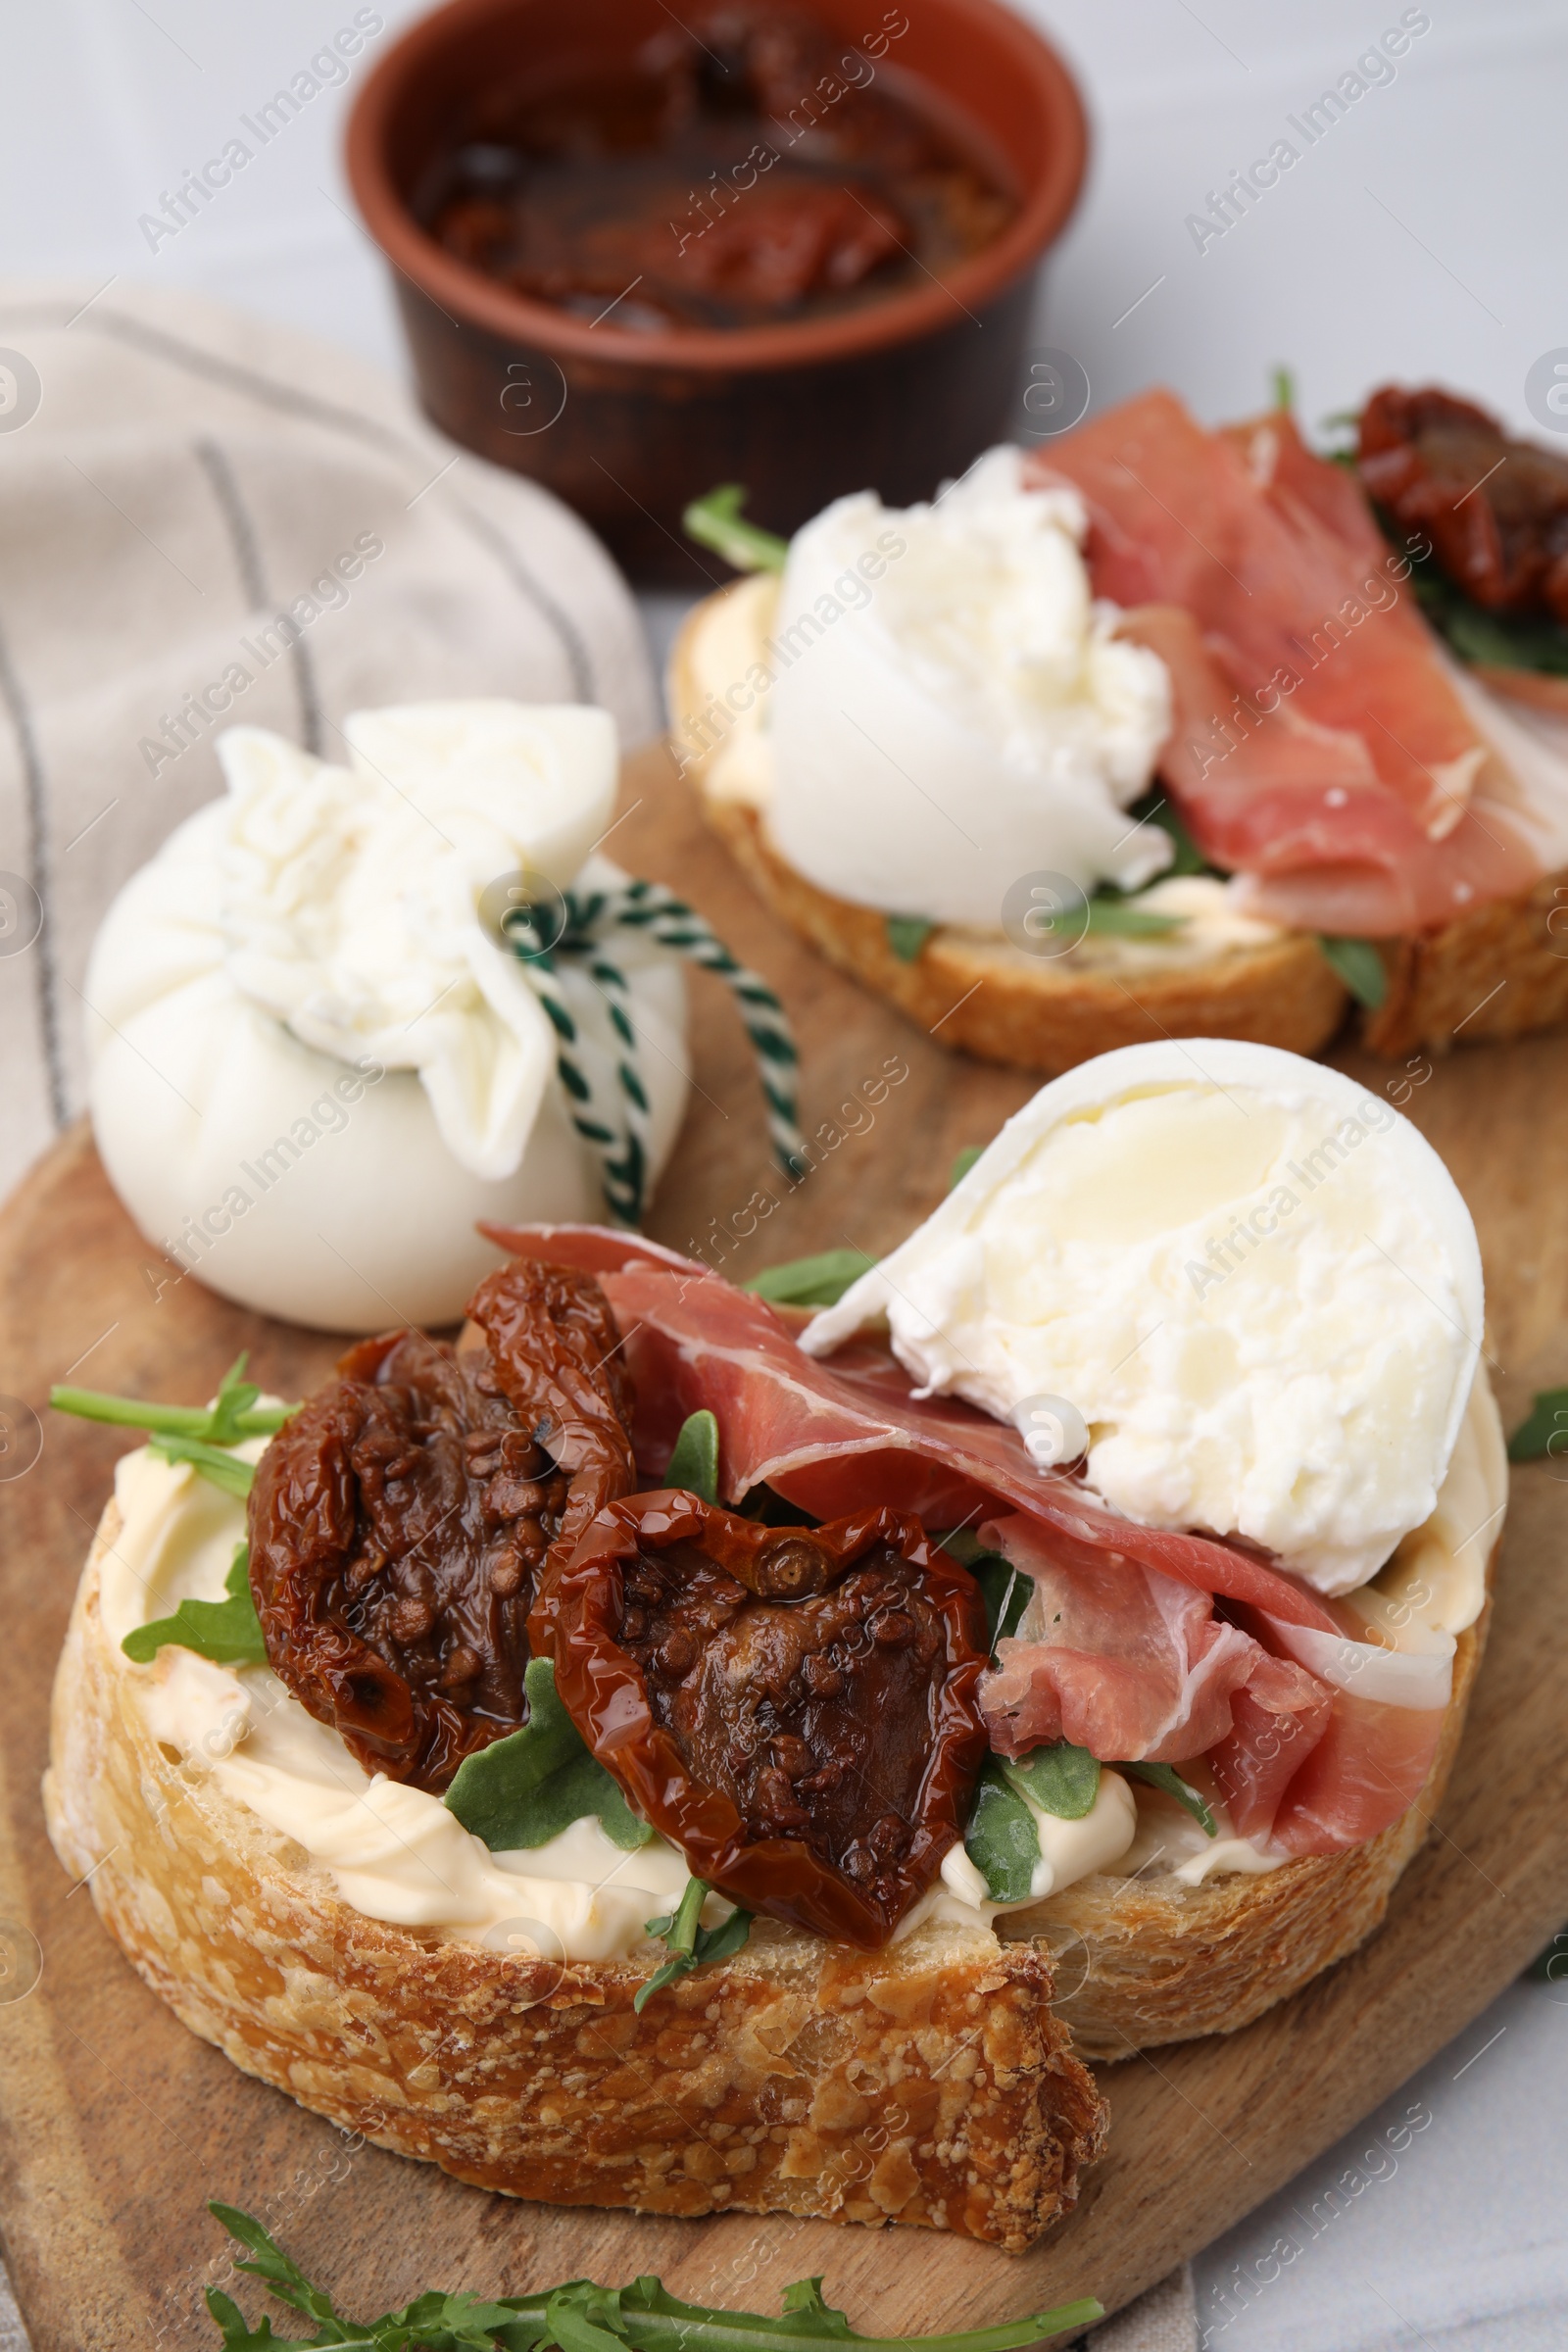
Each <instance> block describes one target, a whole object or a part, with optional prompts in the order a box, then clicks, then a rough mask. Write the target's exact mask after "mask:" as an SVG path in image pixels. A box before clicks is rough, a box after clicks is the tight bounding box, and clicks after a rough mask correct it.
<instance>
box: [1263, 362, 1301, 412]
mask: <svg viewBox="0 0 1568 2352" xmlns="http://www.w3.org/2000/svg"><path fill="white" fill-rule="evenodd" d="M1268 380H1269V388H1270V390H1271V391H1272V392H1273V394H1274V406H1275V407H1276V408H1277V409H1284V410H1286V411H1287V412H1288V411H1290V410H1291V409H1294V408H1295V406H1296V375H1295V372H1294V370H1293V369H1292V368H1270V370H1269V378H1268Z"/></svg>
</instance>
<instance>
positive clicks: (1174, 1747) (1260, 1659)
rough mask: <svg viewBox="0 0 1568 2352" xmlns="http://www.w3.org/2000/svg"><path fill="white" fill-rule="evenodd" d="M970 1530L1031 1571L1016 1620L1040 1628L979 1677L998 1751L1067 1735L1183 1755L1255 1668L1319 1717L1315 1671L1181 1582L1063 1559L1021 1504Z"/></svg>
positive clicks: (1152, 1756)
mask: <svg viewBox="0 0 1568 2352" xmlns="http://www.w3.org/2000/svg"><path fill="white" fill-rule="evenodd" d="M980 1540H981V1542H982V1543H983V1544H986V1545H987V1546H988V1547H990V1548H993V1549H995V1550H998V1551H1001V1552H1003V1553H1004V1554H1005V1557H1006V1558H1007V1559H1008V1560H1010V1561H1011V1563H1012V1565H1013V1566H1014V1567H1015V1568H1019V1569H1022V1570H1023V1572H1024V1573H1025V1574H1026V1575H1027V1576H1029V1577H1030V1578H1031V1579H1032V1580H1033V1582H1034V1586H1035V1592H1034V1594H1033V1597H1032V1599H1031V1602H1030V1606H1029V1610H1028V1614H1027V1617H1026V1620H1025V1623H1026V1624H1027V1625H1028V1626H1030V1627H1032V1628H1038V1629H1040V1630H1039V1637H1038V1638H1036V1639H1031V1638H1027V1637H1023V1638H1020V1639H1018V1640H1016V1641H1014V1640H1005V1641H1003V1642H1001V1644H1000V1645H999V1650H998V1656H999V1659H1000V1664H999V1666H998V1667H997V1668H996V1669H995V1670H994V1671H993V1672H992V1673H990V1674H988V1675H987V1676H985V1677H984V1679H983V1680H982V1682H981V1686H980V1705H981V1712H982V1713H983V1714H984V1716H985V1719H986V1723H987V1725H988V1727H989V1729H990V1732H991V1744H992V1746H993V1747H994V1748H995V1749H996V1750H997V1752H998V1753H999V1755H1004V1756H1021V1755H1027V1754H1028V1752H1029V1750H1030V1749H1031V1748H1033V1747H1039V1746H1041V1745H1042V1744H1043V1742H1045V1741H1046V1740H1071V1741H1072V1742H1073V1744H1074V1746H1076V1747H1087V1748H1088V1750H1089V1752H1090V1754H1091V1755H1095V1756H1099V1757H1100V1758H1101V1759H1102V1761H1103V1762H1105V1763H1117V1762H1122V1763H1134V1762H1137V1761H1139V1760H1140V1759H1145V1760H1147V1761H1149V1762H1151V1763H1155V1764H1180V1763H1182V1762H1183V1761H1184V1760H1186V1759H1188V1758H1190V1757H1193V1756H1199V1755H1203V1754H1205V1753H1206V1752H1207V1750H1208V1749H1209V1748H1211V1747H1214V1746H1216V1745H1217V1744H1218V1742H1219V1741H1220V1740H1224V1739H1227V1738H1228V1737H1229V1736H1230V1733H1231V1728H1232V1704H1233V1700H1234V1697H1235V1694H1236V1693H1237V1692H1238V1691H1242V1690H1245V1689H1246V1688H1247V1686H1248V1684H1249V1683H1250V1681H1251V1680H1252V1678H1253V1676H1254V1674H1257V1675H1260V1676H1261V1678H1262V1679H1263V1681H1264V1682H1265V1683H1266V1684H1269V1685H1270V1686H1271V1687H1272V1688H1274V1689H1275V1690H1276V1691H1280V1693H1281V1694H1282V1695H1283V1694H1284V1692H1285V1690H1286V1689H1287V1687H1288V1689H1289V1693H1290V1695H1291V1697H1292V1698H1293V1699H1294V1700H1295V1701H1296V1703H1297V1705H1298V1706H1299V1707H1301V1708H1303V1709H1304V1708H1307V1707H1316V1708H1317V1711H1318V1713H1319V1714H1320V1715H1321V1718H1322V1722H1326V1721H1327V1719H1328V1714H1329V1694H1328V1692H1327V1691H1326V1690H1325V1688H1324V1686H1323V1684H1321V1683H1320V1682H1318V1681H1317V1679H1316V1677H1315V1676H1313V1675H1311V1674H1309V1673H1308V1672H1307V1671H1306V1669H1305V1667H1302V1666H1297V1665H1295V1664H1293V1663H1289V1662H1282V1661H1280V1660H1278V1659H1275V1658H1271V1657H1270V1656H1269V1655H1268V1652H1267V1651H1266V1650H1265V1649H1263V1648H1262V1647H1261V1645H1260V1644H1259V1643H1258V1642H1256V1641H1254V1640H1253V1638H1252V1636H1251V1635H1250V1634H1248V1633H1244V1632H1243V1631H1242V1628H1241V1627H1240V1626H1239V1625H1230V1624H1227V1623H1226V1622H1225V1620H1224V1619H1222V1618H1218V1617H1216V1616H1215V1614H1214V1606H1213V1602H1212V1601H1211V1600H1210V1599H1209V1597H1208V1595H1207V1594H1206V1593H1199V1592H1197V1591H1195V1590H1194V1588H1193V1587H1192V1586H1191V1585H1181V1584H1178V1583H1177V1582H1176V1580H1175V1578H1174V1577H1169V1576H1162V1575H1161V1574H1160V1573H1159V1571H1158V1570H1157V1569H1151V1568H1143V1567H1134V1566H1132V1565H1130V1564H1128V1563H1126V1562H1123V1563H1120V1564H1118V1565H1115V1566H1112V1565H1110V1564H1109V1563H1107V1562H1106V1561H1104V1560H1103V1559H1098V1558H1089V1559H1084V1558H1082V1557H1079V1558H1077V1559H1075V1560H1072V1561H1069V1560H1068V1559H1067V1558H1066V1557H1065V1556H1064V1555H1063V1553H1062V1550H1061V1548H1060V1546H1059V1545H1057V1544H1054V1542H1053V1540H1052V1537H1051V1534H1050V1532H1049V1531H1048V1530H1046V1529H1043V1528H1037V1527H1035V1526H1034V1524H1033V1523H1032V1522H1031V1521H1029V1520H1027V1519H1023V1518H1012V1519H1003V1520H993V1521H992V1522H991V1523H990V1524H989V1525H987V1526H986V1527H984V1528H983V1529H982V1530H981V1535H980ZM1270 1669H1276V1670H1278V1671H1277V1672H1276V1673H1275V1674H1273V1675H1271V1674H1270V1672H1269V1670H1270ZM1318 1729H1319V1732H1321V1729H1322V1723H1321V1722H1320V1723H1319V1726H1318ZM1303 1752H1304V1751H1303Z"/></svg>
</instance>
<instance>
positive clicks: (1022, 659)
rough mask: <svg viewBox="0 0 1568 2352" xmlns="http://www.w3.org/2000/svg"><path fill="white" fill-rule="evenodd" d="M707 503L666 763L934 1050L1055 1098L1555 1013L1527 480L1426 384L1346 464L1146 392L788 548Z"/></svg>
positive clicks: (746, 856) (1557, 608)
mask: <svg viewBox="0 0 1568 2352" xmlns="http://www.w3.org/2000/svg"><path fill="white" fill-rule="evenodd" d="M1340 461H1343V462H1340ZM737 495H738V494H737V493H735V492H734V491H733V490H732V491H730V492H727V493H718V494H715V497H714V498H713V499H712V500H710V501H708V502H699V504H698V506H697V507H695V508H694V509H693V510H692V512H691V515H690V516H689V517H688V520H689V524H690V525H691V526H692V527H694V528H695V529H697V530H699V531H701V532H703V533H704V535H705V536H707V538H708V540H709V543H710V544H711V545H712V546H714V547H716V548H718V549H719V550H720V551H721V552H722V553H724V554H725V555H726V556H727V557H728V558H729V560H730V561H732V562H734V563H736V564H743V565H747V566H754V565H755V566H758V567H759V568H758V569H757V571H756V576H754V577H753V578H751V579H745V580H741V581H739V582H737V583H735V584H734V585H732V586H731V587H729V588H727V589H724V590H721V591H719V592H718V593H716V594H715V595H712V596H710V597H708V598H705V600H704V601H703V603H702V604H701V605H699V606H698V607H697V608H696V609H695V611H694V612H693V613H691V614H690V615H689V616H688V618H687V620H686V622H685V624H684V626H683V629H682V631H681V635H680V637H679V639H678V640H677V643H676V646H675V649H674V653H673V656H672V660H671V664H670V679H669V703H670V711H671V741H672V745H673V747H674V750H675V753H676V756H677V760H678V762H679V764H680V766H681V768H682V770H683V771H685V772H689V773H690V774H691V775H692V777H693V778H694V780H695V783H696V785H697V789H698V792H699V796H700V799H701V803H702V807H703V809H704V812H705V814H706V815H707V817H708V818H709V820H710V822H711V824H712V825H713V826H714V827H715V829H716V830H717V831H718V832H719V833H720V834H721V835H722V837H723V838H724V840H725V841H726V842H727V843H728V845H729V846H730V848H731V850H732V851H733V852H734V854H735V856H736V858H738V860H739V861H740V863H741V865H742V866H743V868H744V869H745V871H746V872H747V874H748V875H749V877H750V878H751V880H752V881H753V883H754V884H755V885H756V887H757V888H758V889H759V890H760V893H761V895H762V896H763V897H764V898H765V899H766V900H767V902H768V904H769V905H770V906H771V907H773V909H774V910H775V912H777V913H778V914H780V915H781V916H782V917H783V918H784V920H785V921H787V922H788V923H789V924H791V926H792V927H793V928H794V929H795V930H797V931H798V932H800V933H802V934H803V935H804V936H805V937H806V938H807V939H809V941H810V942H811V943H812V945H813V946H815V947H816V948H817V949H818V950H819V951H820V952H821V953H822V954H824V955H825V956H828V957H829V958H830V959H831V960H832V961H834V962H836V963H837V964H839V965H840V966H841V967H842V968H843V969H845V970H847V971H849V972H851V973H853V974H854V975H855V977H857V978H858V979H859V980H860V981H862V982H863V983H864V984H865V985H866V986H868V987H870V988H872V989H873V990H875V991H876V992H877V993H878V994H879V995H881V996H884V997H886V998H888V999H889V1000H891V1001H892V1002H893V1003H894V1004H896V1005H899V1006H901V1007H902V1008H903V1009H904V1010H905V1011H906V1012H907V1013H909V1014H910V1015H911V1016H912V1017H913V1018H915V1019H917V1020H919V1021H920V1022H921V1024H922V1025H923V1026H924V1027H926V1028H927V1029H929V1030H931V1031H932V1032H933V1034H934V1035H936V1036H937V1037H939V1038H940V1039H941V1040H942V1041H943V1043H944V1044H946V1045H949V1046H951V1047H955V1048H962V1049H963V1050H965V1051H968V1052H970V1053H973V1054H978V1055H980V1056H981V1057H982V1058H984V1059H987V1060H991V1061H998V1062H1004V1063H1008V1064H1011V1065H1013V1066H1016V1067H1019V1068H1023V1069H1030V1070H1041V1071H1051V1072H1055V1071H1060V1070H1064V1069H1068V1068H1070V1067H1072V1065H1073V1064H1074V1063H1076V1062H1079V1061H1082V1060H1085V1059H1086V1058H1089V1057H1091V1056H1093V1055H1094V1054H1100V1053H1103V1052H1106V1051H1108V1050H1111V1049H1113V1048H1115V1047H1117V1046H1121V1045H1130V1044H1136V1043H1139V1042H1141V1041H1144V1040H1152V1039H1154V1038H1157V1037H1160V1036H1167V1037H1172V1036H1173V1037H1190V1036H1228V1037H1237V1038H1246V1039H1251V1040H1254V1041H1256V1042H1258V1043H1262V1044H1269V1045H1277V1046H1284V1047H1288V1048H1290V1049H1291V1050H1292V1051H1294V1052H1297V1053H1315V1052H1317V1051H1318V1050H1319V1048H1321V1047H1322V1046H1323V1045H1324V1044H1326V1043H1327V1041H1328V1040H1329V1039H1330V1038H1331V1037H1332V1036H1333V1035H1334V1033H1335V1032H1336V1030H1337V1029H1338V1028H1339V1027H1340V1025H1341V1023H1342V1022H1343V1020H1344V1019H1345V1017H1346V1014H1347V1011H1348V1007H1349V1006H1350V1004H1351V1001H1352V999H1353V1000H1355V1001H1356V1002H1357V1003H1358V1005H1359V1006H1360V1008H1361V1009H1360V1019H1361V1024H1362V1030H1363V1034H1364V1036H1365V1039H1366V1042H1367V1043H1368V1044H1369V1045H1370V1046H1371V1047H1372V1048H1373V1050H1374V1051H1376V1052H1378V1053H1381V1054H1387V1055H1399V1054H1411V1053H1412V1052H1414V1051H1416V1050H1417V1049H1419V1048H1422V1047H1442V1046H1446V1044H1447V1043H1448V1041H1449V1040H1450V1039H1452V1038H1454V1037H1459V1038H1461V1039H1462V1040H1463V1041H1464V1042H1465V1043H1466V1044H1469V1043H1471V1042H1473V1041H1475V1040H1477V1039H1480V1038H1501V1037H1515V1036H1519V1035H1522V1034H1524V1033H1525V1032H1527V1031H1530V1030H1535V1029H1540V1028H1543V1027H1546V1026H1548V1025H1550V1024H1552V1023H1555V1022H1558V1021H1561V1020H1562V1019H1564V1018H1565V1017H1568V957H1565V956H1564V954H1563V947H1564V941H1563V939H1562V938H1561V937H1560V936H1559V934H1560V932H1561V928H1562V923H1563V919H1564V917H1563V905H1564V899H1565V896H1568V584H1565V582H1568V571H1565V567H1564V565H1563V563H1562V559H1561V558H1560V557H1559V556H1558V554H1557V547H1558V541H1559V536H1560V531H1561V516H1562V515H1563V514H1564V513H1568V462H1565V461H1564V460H1563V458H1561V457H1560V456H1557V455H1556V454H1554V453H1552V452H1550V451H1547V450H1544V449H1540V448H1537V447H1535V446H1534V445H1532V444H1530V443H1526V442H1520V441H1516V440H1512V439H1510V438H1509V437H1508V436H1507V435H1506V434H1504V433H1503V432H1502V430H1501V429H1500V427H1499V426H1498V425H1497V423H1496V422H1495V419H1493V418H1492V417H1489V416H1488V415H1487V414H1486V413H1485V412H1484V411H1482V410H1480V409H1477V408H1475V407H1474V406H1473V405H1472V404H1471V403H1469V402H1467V401H1462V400H1460V399H1458V398H1456V397H1455V396H1454V395H1452V394H1450V393H1446V392H1443V391H1441V390H1438V389H1436V388H1433V387H1428V388H1426V389H1422V390H1415V391H1406V390H1402V389H1400V388H1399V387H1397V386H1392V385H1390V386H1385V387H1384V388H1383V389H1382V390H1380V391H1378V392H1376V393H1374V394H1373V395H1372V396H1371V398H1370V399H1369V400H1368V401H1367V402H1366V404H1365V407H1364V409H1363V411H1362V414H1361V416H1360V417H1359V419H1358V420H1357V438H1356V442H1355V444H1354V447H1353V448H1352V449H1347V450H1344V451H1342V452H1340V453H1338V459H1337V460H1336V459H1330V458H1327V457H1323V456H1320V455H1318V454H1316V453H1315V452H1314V451H1313V450H1311V449H1310V448H1309V447H1308V446H1307V444H1306V442H1305V440H1304V439H1303V438H1302V435H1301V433H1300V431H1299V428H1298V425H1297V423H1296V420H1295V418H1294V417H1293V415H1292V414H1291V412H1290V409H1289V408H1288V407H1287V406H1280V407H1277V408H1275V409H1273V410H1271V411H1270V412H1268V413H1267V414H1265V415H1263V416H1259V417H1252V418H1250V419H1248V420H1247V421H1245V422H1242V423H1238V424H1234V425H1226V426H1223V427H1220V428H1218V429H1216V430H1209V429H1206V428H1205V427H1203V426H1202V425H1201V424H1200V423H1199V422H1198V421H1197V420H1196V419H1195V418H1194V417H1192V416H1191V415H1190V414H1189V413H1188V411H1187V410H1186V409H1185V408H1184V407H1183V405H1182V404H1181V402H1180V401H1179V400H1177V399H1176V398H1175V397H1174V396H1173V395H1172V394H1171V393H1169V392H1167V391H1164V390H1160V389H1157V388H1156V389H1154V390H1151V391H1149V392H1146V393H1143V394H1140V395H1139V396H1138V397H1137V398H1136V399H1133V400H1130V401H1126V402H1124V403H1123V404H1122V405H1121V406H1120V407H1118V408H1115V409H1111V410H1109V411H1107V412H1106V413H1105V414H1104V415H1103V416H1101V417H1094V418H1093V419H1092V420H1091V421H1089V422H1088V423H1085V424H1082V425H1080V426H1078V427H1077V429H1076V430H1074V431H1070V432H1065V433H1062V434H1060V435H1059V436H1057V437H1055V438H1054V439H1050V440H1046V441H1043V442H1041V443H1039V444H1038V445H1037V446H1036V447H1035V448H1033V449H1031V450H1028V451H1024V450H1021V449H1017V448H1013V447H1010V446H1008V447H1002V448H997V449H993V450H991V451H989V452H988V453H987V454H986V455H985V456H984V457H982V458H981V459H980V460H978V462H977V463H976V464H975V465H974V466H972V467H971V468H970V470H969V471H968V473H966V474H965V475H964V476H963V477H962V478H961V479H960V480H958V481H956V482H953V483H949V484H948V485H946V486H945V487H944V488H943V490H942V491H941V493H940V494H939V495H938V497H937V498H936V499H934V500H933V501H932V502H931V503H930V504H929V505H921V506H917V507H913V508H907V509H900V510H889V509H887V508H885V507H884V506H883V505H882V503H881V501H880V500H879V499H878V498H877V496H876V495H875V493H874V492H873V491H872V490H869V489H868V490H866V491H864V492H861V493H859V494H857V495H855V496H852V497H848V498H842V499H839V500H837V501H836V502H835V503H834V504H833V505H832V506H830V507H828V508H827V509H826V510H825V511H824V512H823V513H822V514H821V515H817V516H815V517H814V518H813V519H812V520H811V521H809V522H808V523H807V524H806V525H805V526H804V527H803V528H802V529H800V530H799V531H797V532H796V534H795V536H794V538H793V539H792V540H791V541H790V542H789V543H788V545H787V546H786V545H785V543H784V542H783V541H782V540H769V538H768V536H767V535H766V534H764V533H762V532H760V531H755V530H751V529H750V528H749V526H747V525H746V524H745V523H744V521H742V520H741V519H739V518H738V517H737V516H736V515H735V514H734V513H733V505H734V500H735V497H736V496H737ZM1554 564H1555V565H1556V569H1553V565H1554ZM1559 575H1562V576H1559Z"/></svg>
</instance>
